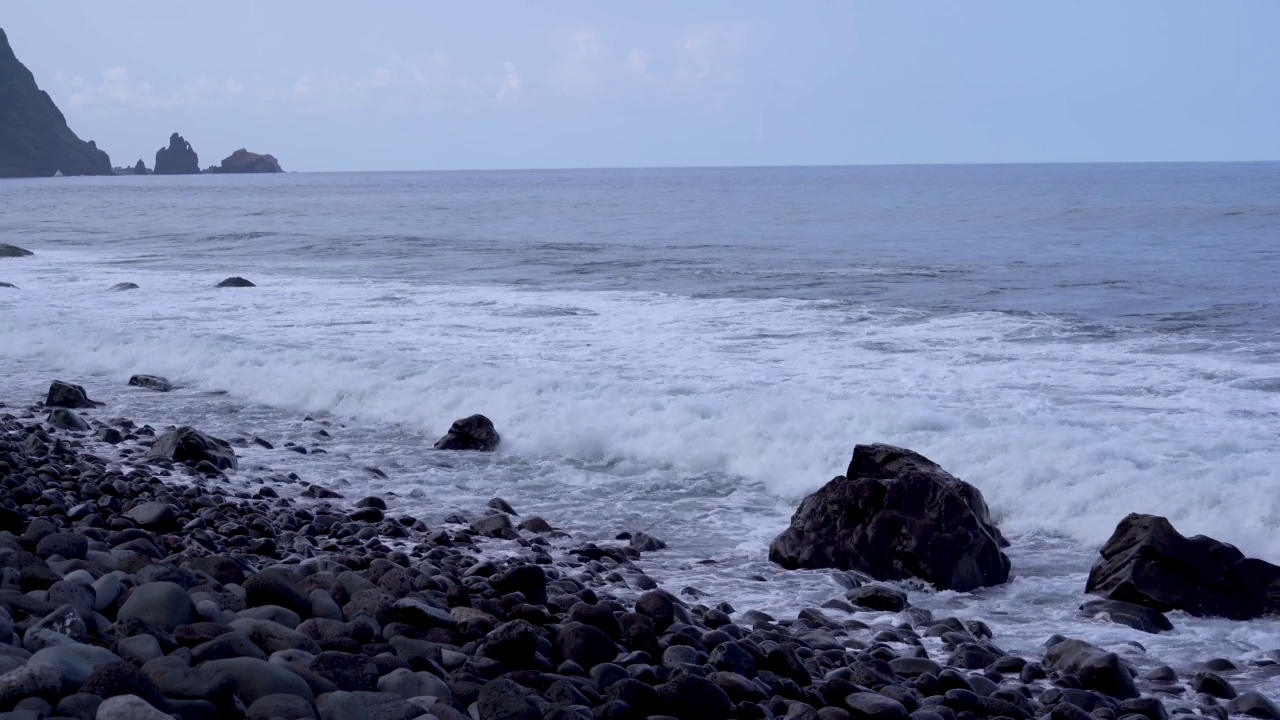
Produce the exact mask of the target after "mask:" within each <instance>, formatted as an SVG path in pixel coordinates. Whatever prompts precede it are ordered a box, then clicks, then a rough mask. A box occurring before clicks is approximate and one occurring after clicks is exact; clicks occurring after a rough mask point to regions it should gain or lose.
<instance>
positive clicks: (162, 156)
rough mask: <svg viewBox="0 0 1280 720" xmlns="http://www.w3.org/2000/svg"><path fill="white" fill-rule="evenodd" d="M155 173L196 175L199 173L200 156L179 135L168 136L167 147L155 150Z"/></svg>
mask: <svg viewBox="0 0 1280 720" xmlns="http://www.w3.org/2000/svg"><path fill="white" fill-rule="evenodd" d="M153 172H154V173H155V174H156V175H197V174H199V173H200V157H199V156H198V155H196V151H195V150H193V149H192V148H191V143H189V142H187V141H186V140H185V139H184V138H183V137H182V136H181V135H179V134H178V133H174V134H172V135H170V136H169V147H163V148H160V149H159V150H157V151H156V165H155V170H154V171H153Z"/></svg>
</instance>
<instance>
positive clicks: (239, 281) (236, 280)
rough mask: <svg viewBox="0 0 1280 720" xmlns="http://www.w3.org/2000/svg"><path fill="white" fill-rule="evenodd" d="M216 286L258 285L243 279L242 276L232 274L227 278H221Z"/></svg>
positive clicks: (240, 286)
mask: <svg viewBox="0 0 1280 720" xmlns="http://www.w3.org/2000/svg"><path fill="white" fill-rule="evenodd" d="M218 287H220V288H246V287H258V286H257V285H254V284H253V283H251V282H249V281H248V280H245V279H244V278H242V277H240V276H239V275H233V276H231V277H229V278H227V279H226V280H223V281H222V282H220V283H218Z"/></svg>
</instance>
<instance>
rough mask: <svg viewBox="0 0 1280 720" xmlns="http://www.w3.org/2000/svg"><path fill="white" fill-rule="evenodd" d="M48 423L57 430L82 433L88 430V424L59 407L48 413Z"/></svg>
mask: <svg viewBox="0 0 1280 720" xmlns="http://www.w3.org/2000/svg"><path fill="white" fill-rule="evenodd" d="M48 423H49V424H50V425H52V426H54V427H56V428H58V429H59V430H75V431H77V432H84V431H85V430H88V429H89V423H87V422H85V421H84V419H83V418H81V417H80V416H79V415H77V414H75V413H74V412H72V411H70V410H68V409H66V408H60V407H56V408H54V409H53V411H52V412H50V413H49V419H48Z"/></svg>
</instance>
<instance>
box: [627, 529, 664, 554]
mask: <svg viewBox="0 0 1280 720" xmlns="http://www.w3.org/2000/svg"><path fill="white" fill-rule="evenodd" d="M629 544H630V545H631V547H632V548H634V549H636V550H639V551H640V552H653V551H655V550H662V549H664V548H665V547H667V544H666V543H665V542H663V541H661V540H659V539H658V538H656V537H654V536H652V535H650V534H648V533H645V532H637V533H635V534H634V535H632V536H631V541H630V543H629Z"/></svg>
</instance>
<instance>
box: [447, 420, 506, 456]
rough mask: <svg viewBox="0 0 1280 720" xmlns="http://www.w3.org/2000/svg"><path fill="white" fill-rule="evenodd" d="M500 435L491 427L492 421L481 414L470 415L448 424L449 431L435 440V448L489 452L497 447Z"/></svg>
mask: <svg viewBox="0 0 1280 720" xmlns="http://www.w3.org/2000/svg"><path fill="white" fill-rule="evenodd" d="M500 442H502V437H501V436H499V435H498V431H497V430H495V429H494V427H493V421H491V420H490V419H489V418H487V417H485V416H483V415H472V416H471V417H467V418H463V419H461V420H458V421H456V422H454V423H453V425H451V426H449V432H447V433H445V436H444V437H442V438H440V439H439V440H437V441H436V449H437V450H482V451H485V452H490V451H493V450H497V449H498V444H499V443H500Z"/></svg>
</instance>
